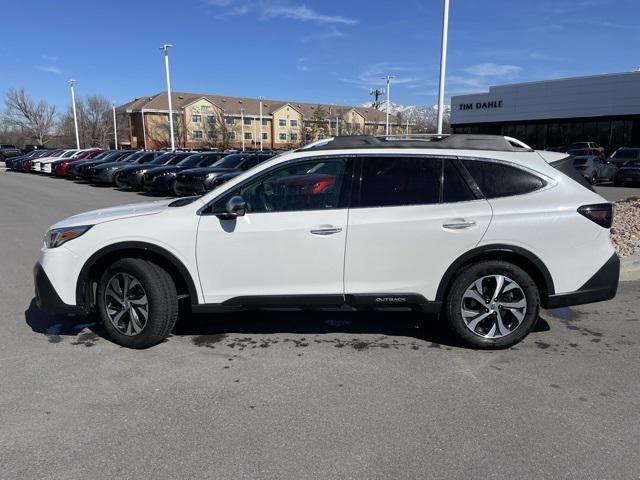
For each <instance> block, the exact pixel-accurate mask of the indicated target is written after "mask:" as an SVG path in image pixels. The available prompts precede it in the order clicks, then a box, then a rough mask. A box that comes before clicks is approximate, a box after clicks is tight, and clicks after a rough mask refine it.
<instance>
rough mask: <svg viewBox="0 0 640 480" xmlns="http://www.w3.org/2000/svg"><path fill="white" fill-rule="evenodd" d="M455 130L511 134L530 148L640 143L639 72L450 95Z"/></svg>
mask: <svg viewBox="0 0 640 480" xmlns="http://www.w3.org/2000/svg"><path fill="white" fill-rule="evenodd" d="M451 126H452V129H453V131H454V132H456V133H484V134H497V135H506V136H510V137H515V138H517V139H519V140H522V141H524V142H526V143H527V144H529V145H531V146H532V147H534V148H538V149H543V148H549V147H559V146H563V145H568V144H570V143H573V142H583V141H584V142H586V141H590V142H597V143H598V144H600V145H602V146H603V147H605V149H606V150H607V152H612V151H613V150H615V149H617V148H619V147H622V146H640V72H629V73H614V74H607V75H595V76H589V77H577V78H566V79H560V80H546V81H540V82H529V83H519V84H512V85H502V86H496V87H490V88H489V91H488V92H485V93H477V94H472V95H458V96H454V97H452V98H451Z"/></svg>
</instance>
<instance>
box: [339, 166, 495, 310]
mask: <svg viewBox="0 0 640 480" xmlns="http://www.w3.org/2000/svg"><path fill="white" fill-rule="evenodd" d="M361 179H362V180H361V188H360V194H359V204H358V205H357V206H356V207H355V208H351V209H350V211H349V235H348V237H347V249H346V257H345V258H346V260H345V262H346V263H345V294H347V295H348V296H351V297H350V298H351V300H352V301H354V302H356V303H359V304H369V303H370V304H376V305H380V304H381V303H384V304H386V305H388V306H396V305H400V304H402V303H405V302H412V301H421V300H422V299H420V297H415V298H411V297H410V294H417V295H421V296H423V297H424V298H425V299H426V300H429V301H433V300H434V299H435V296H436V291H437V289H438V285H439V283H440V280H441V279H442V277H443V275H444V273H445V272H446V270H447V269H448V268H449V266H450V265H451V264H452V263H453V262H454V261H455V260H456V259H457V258H458V257H460V256H461V255H462V254H463V253H465V252H467V251H468V250H471V249H472V248H474V247H475V246H477V244H478V242H479V241H480V240H481V238H482V236H483V235H484V233H485V232H486V230H487V227H488V225H489V223H490V221H491V206H490V205H489V203H488V202H487V201H486V200H484V199H477V198H476V196H475V195H474V193H473V192H472V191H471V189H470V188H469V187H468V186H467V184H466V183H465V181H464V179H463V177H462V175H461V174H460V172H459V171H458V169H457V168H456V166H455V165H454V161H453V160H451V159H442V158H436V157H429V156H413V157H411V156H395V157H394V156H372V157H364V158H363V159H362V174H361ZM441 179H443V180H441ZM381 294H391V295H381ZM393 294H398V295H393ZM400 294H406V295H405V296H403V295H400Z"/></svg>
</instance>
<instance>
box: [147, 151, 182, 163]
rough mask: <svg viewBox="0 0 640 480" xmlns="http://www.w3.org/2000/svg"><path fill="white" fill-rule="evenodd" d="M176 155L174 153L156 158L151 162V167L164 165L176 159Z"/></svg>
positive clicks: (163, 154)
mask: <svg viewBox="0 0 640 480" xmlns="http://www.w3.org/2000/svg"><path fill="white" fill-rule="evenodd" d="M175 155H176V154H175V153H173V152H167V153H162V154H160V155H158V156H157V157H156V158H154V159H153V160H151V161H150V162H149V165H164V164H165V163H167V162H168V161H169V160H171V159H172V158H173V157H175Z"/></svg>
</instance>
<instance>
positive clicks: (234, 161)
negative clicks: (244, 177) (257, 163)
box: [211, 153, 246, 168]
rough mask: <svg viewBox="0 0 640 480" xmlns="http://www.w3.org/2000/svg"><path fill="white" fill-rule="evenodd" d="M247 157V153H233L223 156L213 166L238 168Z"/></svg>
mask: <svg viewBox="0 0 640 480" xmlns="http://www.w3.org/2000/svg"><path fill="white" fill-rule="evenodd" d="M245 157H246V155H239V154H237V153H236V154H232V155H227V156H226V157H223V158H221V159H220V160H218V161H217V162H215V163H214V164H213V165H211V166H212V167H215V168H236V167H237V166H238V165H240V162H242V160H243V159H244V158H245Z"/></svg>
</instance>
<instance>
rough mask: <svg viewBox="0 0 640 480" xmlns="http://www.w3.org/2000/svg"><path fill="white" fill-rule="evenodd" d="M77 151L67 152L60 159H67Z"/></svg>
mask: <svg viewBox="0 0 640 480" xmlns="http://www.w3.org/2000/svg"><path fill="white" fill-rule="evenodd" d="M76 151H77V150H69V151H68V152H67V153H65V154H64V155H62V157H61V158H69V157H70V156H71V155H73V154H74V153H76Z"/></svg>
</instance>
